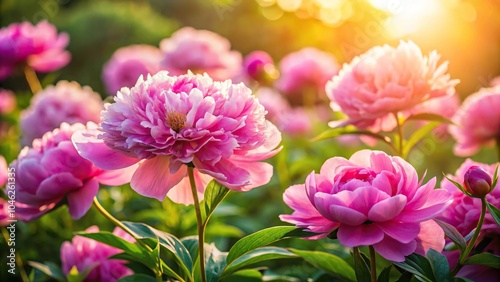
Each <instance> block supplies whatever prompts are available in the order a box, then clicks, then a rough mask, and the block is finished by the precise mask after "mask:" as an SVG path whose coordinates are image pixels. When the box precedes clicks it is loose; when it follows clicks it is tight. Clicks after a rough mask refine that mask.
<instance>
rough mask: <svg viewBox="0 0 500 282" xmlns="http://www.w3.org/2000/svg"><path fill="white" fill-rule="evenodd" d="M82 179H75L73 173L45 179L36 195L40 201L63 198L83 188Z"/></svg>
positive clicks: (59, 174) (55, 175)
mask: <svg viewBox="0 0 500 282" xmlns="http://www.w3.org/2000/svg"><path fill="white" fill-rule="evenodd" d="M82 185H83V183H82V181H81V180H80V179H77V178H75V177H74V176H73V175H72V174H71V173H69V172H64V173H58V174H54V175H51V176H49V177H48V178H46V179H44V180H43V181H42V183H41V184H40V186H39V187H38V190H37V191H36V195H37V197H38V198H39V199H50V200H52V199H53V198H56V197H62V196H63V195H64V194H65V193H67V192H69V191H72V190H75V189H78V188H80V187H82Z"/></svg>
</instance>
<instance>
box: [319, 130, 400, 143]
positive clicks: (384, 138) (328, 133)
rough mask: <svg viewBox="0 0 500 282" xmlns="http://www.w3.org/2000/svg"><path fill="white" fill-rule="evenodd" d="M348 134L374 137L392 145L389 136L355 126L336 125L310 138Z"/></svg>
mask: <svg viewBox="0 0 500 282" xmlns="http://www.w3.org/2000/svg"><path fill="white" fill-rule="evenodd" d="M348 134H353V135H366V136H370V137H372V138H375V139H377V140H380V141H382V142H384V143H386V144H389V145H391V146H392V144H391V139H390V138H389V137H387V136H384V135H380V134H377V133H373V132H371V131H368V130H359V129H357V128H355V127H336V128H332V129H329V130H326V131H324V132H322V133H321V134H319V135H318V136H316V137H314V138H313V139H312V140H311V142H316V141H321V140H326V139H331V138H336V137H339V136H342V135H348Z"/></svg>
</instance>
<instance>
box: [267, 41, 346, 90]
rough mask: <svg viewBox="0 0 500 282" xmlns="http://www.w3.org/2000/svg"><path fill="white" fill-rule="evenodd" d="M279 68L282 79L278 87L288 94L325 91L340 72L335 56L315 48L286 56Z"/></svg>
mask: <svg viewBox="0 0 500 282" xmlns="http://www.w3.org/2000/svg"><path fill="white" fill-rule="evenodd" d="M279 68H280V73H281V77H280V78H279V80H278V81H277V82H276V87H277V88H278V89H279V90H280V91H282V92H283V93H286V94H297V93H302V92H305V91H307V90H308V89H313V90H315V91H316V92H318V91H323V90H324V89H325V84H326V83H327V82H328V80H330V79H331V78H332V76H334V75H336V74H337V73H338V71H339V65H338V63H337V61H336V60H335V58H334V57H333V56H331V55H330V54H328V53H326V52H323V51H321V50H318V49H316V48H313V47H307V48H304V49H302V50H299V51H297V52H294V53H290V54H288V55H286V56H285V57H284V58H283V59H282V60H281V62H280V64H279ZM302 94H303V95H306V94H307V93H302Z"/></svg>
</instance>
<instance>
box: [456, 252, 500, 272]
mask: <svg viewBox="0 0 500 282" xmlns="http://www.w3.org/2000/svg"><path fill="white" fill-rule="evenodd" d="M465 264H478V265H484V266H487V267H493V268H497V269H499V268H500V256H497V255H494V254H492V253H480V254H477V255H473V256H471V257H470V258H468V259H466V260H465Z"/></svg>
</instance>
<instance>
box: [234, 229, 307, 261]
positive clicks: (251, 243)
mask: <svg viewBox="0 0 500 282" xmlns="http://www.w3.org/2000/svg"><path fill="white" fill-rule="evenodd" d="M306 234H309V236H311V235H312V234H311V233H307V232H303V231H302V229H300V228H296V227H294V226H274V227H270V228H266V229H263V230H260V231H257V232H255V233H252V234H250V235H247V236H245V237H243V238H241V239H240V240H238V241H237V242H236V243H235V244H234V245H233V247H232V248H231V249H230V250H229V254H228V256H227V264H228V265H229V264H231V263H232V262H233V261H234V260H236V259H237V258H239V257H241V256H242V255H244V254H246V253H248V252H250V251H252V250H255V249H257V248H258V247H262V246H266V245H269V244H271V243H273V242H276V241H278V240H281V239H284V238H289V237H307V235H306ZM305 235H306V236H305Z"/></svg>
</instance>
